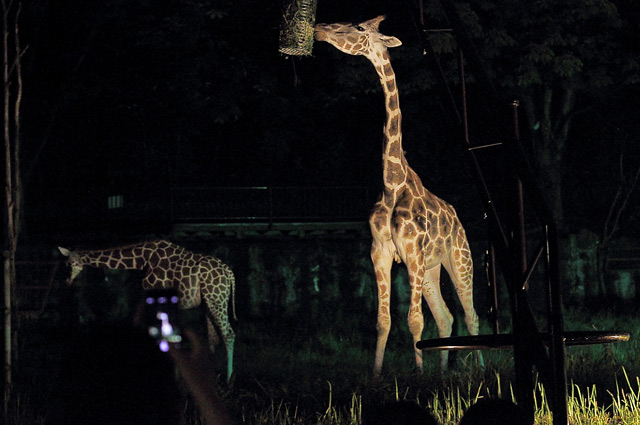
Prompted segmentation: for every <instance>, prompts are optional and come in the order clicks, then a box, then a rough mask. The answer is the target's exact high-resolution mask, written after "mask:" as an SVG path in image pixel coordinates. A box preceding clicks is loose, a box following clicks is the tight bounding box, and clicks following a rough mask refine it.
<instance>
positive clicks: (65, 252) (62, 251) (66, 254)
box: [58, 246, 71, 257]
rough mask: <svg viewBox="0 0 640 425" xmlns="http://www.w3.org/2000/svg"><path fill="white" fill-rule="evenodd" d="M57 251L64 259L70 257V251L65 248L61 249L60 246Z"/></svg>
mask: <svg viewBox="0 0 640 425" xmlns="http://www.w3.org/2000/svg"><path fill="white" fill-rule="evenodd" d="M58 250H59V251H60V253H61V254H62V255H64V256H65V257H68V256H70V255H71V251H69V250H68V249H67V248H63V247H61V246H59V247H58Z"/></svg>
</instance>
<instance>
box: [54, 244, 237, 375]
mask: <svg viewBox="0 0 640 425" xmlns="http://www.w3.org/2000/svg"><path fill="white" fill-rule="evenodd" d="M59 249H60V252H61V253H62V254H63V255H65V256H67V257H69V258H68V260H67V263H68V264H69V265H70V266H71V276H70V278H69V281H68V282H69V283H71V282H72V281H73V280H74V279H75V278H76V277H77V276H78V274H79V273H80V272H81V271H82V269H83V268H84V266H91V267H106V268H108V269H137V270H146V275H145V277H144V278H143V280H142V287H143V288H144V289H151V288H176V289H177V291H178V293H179V294H180V304H179V305H180V308H183V309H186V308H193V307H197V306H199V305H200V304H201V302H202V300H204V303H205V306H206V313H207V314H206V315H207V318H208V320H207V331H208V332H207V333H208V337H209V344H210V346H211V348H212V349H213V347H215V346H216V345H217V344H218V343H219V342H220V337H219V336H218V332H220V336H221V337H222V340H223V342H224V344H225V348H226V351H227V379H229V378H230V377H231V373H232V371H233V345H234V341H235V333H234V332H233V329H232V328H231V324H230V323H229V315H228V310H229V299H230V298H232V301H233V302H232V310H233V316H234V319H236V317H235V301H234V300H235V297H234V294H235V277H234V274H233V272H232V271H231V269H230V268H229V266H227V265H226V264H224V263H223V262H222V261H220V260H219V259H217V258H215V257H212V256H210V255H202V254H197V253H194V252H191V251H188V250H186V249H184V248H183V247H181V246H178V245H175V244H173V243H171V242H168V241H165V240H156V241H149V242H143V243H139V244H135V245H128V246H123V247H118V248H112V249H106V250H96V251H69V250H68V249H66V248H62V247H60V248H59ZM236 320H237V319H236Z"/></svg>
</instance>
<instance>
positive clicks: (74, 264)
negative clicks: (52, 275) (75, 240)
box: [58, 246, 84, 285]
mask: <svg viewBox="0 0 640 425" xmlns="http://www.w3.org/2000/svg"><path fill="white" fill-rule="evenodd" d="M58 250H60V253H61V254H62V255H64V256H65V257H69V259H68V260H67V264H68V265H69V266H70V267H71V276H69V279H67V285H71V283H72V282H73V280H74V279H75V278H76V277H78V275H79V274H80V272H81V271H82V268H83V267H84V265H83V264H82V263H81V262H80V255H79V254H78V253H77V252H75V251H69V250H68V249H67V248H63V247H61V246H59V247H58Z"/></svg>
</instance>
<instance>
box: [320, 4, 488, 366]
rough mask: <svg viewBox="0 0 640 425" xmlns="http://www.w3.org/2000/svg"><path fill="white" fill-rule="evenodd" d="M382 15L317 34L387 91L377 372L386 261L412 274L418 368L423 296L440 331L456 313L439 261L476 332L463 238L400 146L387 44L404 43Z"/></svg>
mask: <svg viewBox="0 0 640 425" xmlns="http://www.w3.org/2000/svg"><path fill="white" fill-rule="evenodd" d="M384 18H385V17H384V16H378V17H377V18H374V19H371V20H368V21H365V22H362V23H359V24H353V23H336V24H317V25H316V26H315V39H316V40H317V41H326V42H328V43H329V44H331V45H333V46H334V47H335V48H337V49H338V50H340V51H342V52H344V53H347V54H349V55H362V56H365V57H366V58H367V59H368V60H369V61H370V62H371V63H372V64H373V66H374V68H375V69H376V72H377V73H378V77H379V78H380V84H381V86H382V90H383V92H384V96H385V110H386V121H385V125H384V148H383V153H382V166H383V183H384V188H383V191H382V194H381V195H380V199H379V200H378V202H377V203H376V204H375V205H374V207H373V210H372V213H371V215H370V217H369V224H370V227H371V234H372V237H373V242H372V245H371V260H372V262H373V266H374V269H375V275H376V281H377V285H378V321H377V326H376V327H377V331H378V340H377V344H376V358H375V364H374V373H375V374H376V375H379V374H380V372H381V370H382V362H383V358H384V352H385V347H386V344H387V339H388V336H389V331H390V329H391V314H390V299H391V267H392V265H393V260H395V261H397V262H400V261H402V262H403V263H404V264H405V265H406V267H407V270H408V273H409V283H410V286H411V299H410V307H409V313H408V322H409V329H410V331H411V334H412V336H413V342H414V351H415V361H416V367H417V369H418V371H419V372H422V369H423V362H422V351H420V350H418V349H417V348H415V343H416V342H418V341H419V340H420V339H421V338H422V331H423V328H424V317H423V314H422V297H424V299H425V300H426V302H427V305H428V306H429V309H430V310H431V313H432V314H433V317H434V319H435V321H436V324H437V327H438V333H439V335H440V337H449V336H451V328H452V324H453V316H452V315H451V313H450V311H449V309H448V308H447V305H446V304H445V302H444V299H443V298H442V294H441V292H440V268H441V266H444V268H445V270H446V271H447V272H448V273H449V276H450V277H451V280H452V281H453V284H454V287H455V289H456V292H457V294H458V297H459V299H460V302H461V304H462V307H463V309H464V312H465V323H466V325H467V330H468V332H469V333H470V334H471V335H477V334H478V327H479V326H478V315H477V314H476V311H475V309H474V307H473V260H472V258H471V250H470V248H469V243H468V241H467V237H466V234H465V231H464V228H463V227H462V224H461V223H460V220H459V218H458V216H457V214H456V212H455V210H454V208H453V207H452V206H451V205H449V204H448V203H447V202H445V201H443V200H442V199H440V198H438V197H437V196H435V195H434V194H432V193H431V192H429V191H428V190H427V189H426V188H425V187H424V186H423V184H422V181H421V180H420V177H419V176H418V175H417V174H416V173H415V171H414V170H413V169H412V168H411V167H410V166H409V164H408V163H407V159H406V157H405V155H404V150H403V148H402V128H401V127H402V114H401V110H400V102H399V97H398V88H397V85H396V77H395V73H394V71H393V68H392V67H391V60H390V57H389V53H388V50H387V48H389V47H397V46H400V45H401V44H402V43H401V42H400V40H398V39H397V38H396V37H392V36H387V35H384V34H381V33H380V32H379V30H378V29H379V26H380V22H381V21H382V20H383V19H384ZM447 361H448V352H447V351H442V352H441V357H440V367H441V369H442V370H446V368H447Z"/></svg>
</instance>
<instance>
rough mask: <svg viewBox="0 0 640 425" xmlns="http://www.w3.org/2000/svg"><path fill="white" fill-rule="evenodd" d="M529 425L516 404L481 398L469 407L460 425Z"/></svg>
mask: <svg viewBox="0 0 640 425" xmlns="http://www.w3.org/2000/svg"><path fill="white" fill-rule="evenodd" d="M497 424H500V425H531V424H530V422H529V421H528V420H527V417H526V415H525V414H524V412H523V411H522V409H521V408H520V407H518V405H517V404H515V403H513V402H511V401H508V400H502V399H498V398H483V399H480V400H478V401H477V402H476V403H475V404H474V405H473V406H471V407H469V408H468V409H467V411H466V412H465V413H464V415H463V416H462V419H461V420H460V425H497Z"/></svg>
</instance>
